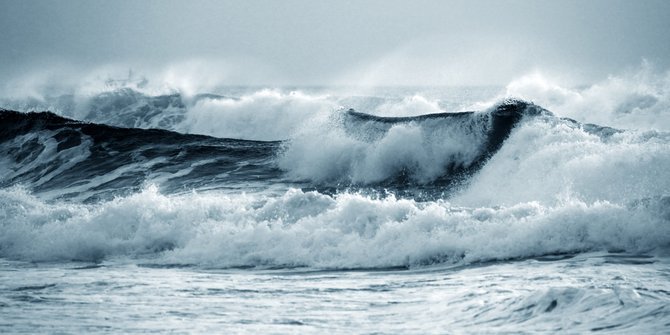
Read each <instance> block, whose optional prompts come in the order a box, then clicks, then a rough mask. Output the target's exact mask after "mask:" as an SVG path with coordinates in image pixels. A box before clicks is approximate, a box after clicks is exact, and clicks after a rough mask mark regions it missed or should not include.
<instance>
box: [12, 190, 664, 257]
mask: <svg viewBox="0 0 670 335" xmlns="http://www.w3.org/2000/svg"><path fill="white" fill-rule="evenodd" d="M0 200H1V201H0V204H1V205H0V218H2V224H1V225H0V229H1V230H2V231H1V234H0V246H1V247H0V256H2V257H9V258H14V259H23V260H33V261H43V260H71V259H77V260H96V259H101V258H108V257H115V256H131V257H142V256H146V255H150V256H151V257H152V259H154V260H155V261H156V262H159V263H162V262H166V263H182V264H200V265H207V266H217V267H219V266H220V267H228V266H249V265H251V266H264V265H272V266H276V265H279V266H296V265H299V266H302V265H304V266H314V267H326V268H331V267H336V268H342V267H344V268H355V267H390V266H415V265H420V264H429V263H433V262H466V263H467V262H477V261H488V260H500V259H510V258H525V257H532V256H538V255H545V254H554V253H570V252H578V251H584V250H624V251H628V252H649V251H654V250H658V248H663V247H667V246H668V243H670V225H669V224H668V220H669V219H670V213H669V212H668V209H669V207H668V198H667V197H665V198H657V199H651V200H650V201H647V202H644V203H638V204H636V205H629V206H622V205H617V204H613V203H610V202H606V201H598V202H592V203H588V202H584V201H580V200H576V199H572V200H565V201H563V202H562V203H560V204H556V205H551V206H547V205H544V204H541V203H540V202H520V203H518V204H515V205H513V206H496V207H478V208H462V207H453V206H452V205H450V204H449V203H447V202H443V201H437V202H429V203H419V202H416V201H413V200H403V199H396V198H393V197H388V198H385V199H373V198H370V197H366V196H363V195H359V194H340V195H337V196H334V197H331V196H327V195H322V194H319V193H315V192H302V191H299V190H290V191H288V192H287V193H285V194H284V195H282V196H279V197H274V196H260V195H253V196H252V195H244V194H242V195H225V194H217V193H208V194H197V193H193V194H188V195H181V196H165V195H162V194H160V193H159V192H158V191H157V190H156V188H152V187H150V188H148V189H145V190H144V191H143V192H141V193H139V194H135V195H132V196H129V197H125V198H118V199H115V200H113V201H109V202H104V203H99V204H95V205H80V204H72V203H58V202H57V203H45V202H43V201H41V200H39V199H37V198H35V197H34V196H32V195H30V194H29V193H27V192H26V191H25V190H22V189H19V188H10V189H3V190H1V191H0ZM155 256H158V258H155Z"/></svg>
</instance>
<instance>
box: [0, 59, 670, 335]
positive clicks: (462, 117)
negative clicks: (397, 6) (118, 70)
mask: <svg viewBox="0 0 670 335" xmlns="http://www.w3.org/2000/svg"><path fill="white" fill-rule="evenodd" d="M668 78H669V77H668V74H667V73H644V72H643V73H640V74H636V75H634V76H628V77H612V78H609V79H608V80H606V81H604V82H600V83H597V84H594V85H590V86H587V87H580V88H569V87H568V88H566V87H561V86H558V85H555V84H551V83H549V82H548V81H547V80H546V79H544V78H540V77H537V76H529V77H524V78H522V79H520V80H517V81H515V82H512V83H510V84H509V85H507V86H505V87H389V88H361V87H284V88H274V87H269V88H265V87H221V88H218V89H217V90H214V91H208V92H200V93H201V94H188V95H187V94H183V93H182V92H178V91H168V92H164V91H162V92H156V91H148V90H146V89H145V90H143V89H141V88H138V87H136V86H133V85H132V83H124V84H123V85H120V86H118V85H117V86H113V87H109V86H105V87H102V88H100V89H97V90H93V91H91V90H88V91H86V93H85V94H84V93H81V92H70V93H62V92H61V93H59V94H55V93H49V94H44V95H43V96H40V97H32V98H27V97H11V98H4V99H3V100H2V107H4V108H5V109H6V110H3V111H1V112H0V118H2V120H3V125H2V127H3V128H2V130H0V142H1V143H0V153H1V155H0V172H1V173H0V187H1V188H0V219H1V220H0V264H1V265H0V312H1V313H0V331H2V332H6V333H89V332H110V333H135V332H158V333H168V332H174V333H212V332H214V333H317V332H319V333H323V332H327V333H496V332H508V333H524V332H528V333H533V332H550V333H551V332H568V333H582V332H589V331H593V332H595V331H603V332H608V333H612V332H614V333H617V332H621V333H623V332H626V333H630V332H633V333H664V332H667V329H668V328H669V327H670V307H668V306H670V305H669V302H670V280H669V279H670V264H669V262H670V258H669V257H668V247H669V246H670V169H668V167H669V166H670V133H669V131H670V112H669V111H670V109H669V108H670V107H669V106H670V104H669V100H668V97H669V96H670V95H669V94H670V92H669V89H670V85H668V82H669V81H668ZM10 110H14V111H18V113H17V112H13V111H10ZM46 110H48V111H51V112H53V113H28V112H31V111H46Z"/></svg>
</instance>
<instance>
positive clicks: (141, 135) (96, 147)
mask: <svg viewBox="0 0 670 335" xmlns="http://www.w3.org/2000/svg"><path fill="white" fill-rule="evenodd" d="M0 123H2V124H3V127H2V129H0V142H1V143H2V146H1V147H0V155H2V156H3V157H5V158H6V159H7V160H8V161H9V162H6V163H5V164H7V165H9V167H8V168H7V169H6V170H8V171H7V172H8V173H6V174H5V175H4V176H3V177H2V178H1V179H0V186H2V187H6V186H10V185H13V184H23V185H28V186H30V188H31V189H32V190H33V191H35V192H48V191H58V192H59V193H61V196H63V197H68V196H72V197H75V196H80V194H81V193H82V192H86V193H87V195H86V197H85V198H86V200H89V201H91V200H97V199H101V198H109V197H112V196H115V195H119V194H127V193H129V192H134V191H137V190H138V189H140V188H141V187H142V185H143V183H145V182H147V181H157V182H160V184H161V187H162V188H163V189H164V191H166V192H179V191H183V190H190V189H201V188H208V187H233V188H234V187H239V186H240V184H243V183H245V182H249V181H254V182H270V181H272V180H275V179H277V178H278V177H280V176H281V171H279V169H277V168H276V167H275V165H274V164H272V159H273V157H274V155H275V154H276V152H277V149H278V148H279V142H257V141H244V140H233V139H219V138H214V137H208V136H201V135H185V134H179V133H176V132H171V131H167V130H159V129H136V128H118V127H112V126H107V125H99V124H93V123H84V122H79V121H74V120H70V119H66V118H63V117H60V116H57V115H55V114H53V113H49V112H42V113H19V112H13V111H3V112H0Z"/></svg>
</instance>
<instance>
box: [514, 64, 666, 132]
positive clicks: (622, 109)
mask: <svg viewBox="0 0 670 335" xmlns="http://www.w3.org/2000/svg"><path fill="white" fill-rule="evenodd" d="M504 95H505V96H515V97H519V98H523V99H527V100H530V101H533V102H535V103H537V104H539V105H541V106H543V107H545V108H547V109H549V110H551V111H552V112H554V113H555V114H557V115H560V116H565V117H571V118H574V119H576V120H578V121H581V122H588V123H595V124H599V125H605V126H610V127H616V128H626V129H656V130H663V131H669V130H670V71H665V72H663V71H660V72H659V71H657V70H656V69H654V68H653V66H652V65H650V64H649V63H644V64H643V65H642V66H641V67H640V68H638V69H635V70H631V71H628V72H624V73H621V74H617V75H613V76H610V77H608V78H607V79H605V80H603V81H600V82H597V83H595V84H592V85H589V86H586V87H582V88H570V87H565V86H563V85H560V84H558V83H555V82H553V81H552V80H551V78H547V77H544V76H543V75H541V74H540V73H535V74H531V75H528V76H524V77H521V78H519V79H517V80H515V81H513V82H511V83H510V84H508V85H507V87H506V90H505V93H504Z"/></svg>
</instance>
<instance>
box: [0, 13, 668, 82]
mask: <svg viewBox="0 0 670 335" xmlns="http://www.w3.org/2000/svg"><path fill="white" fill-rule="evenodd" d="M0 4H1V7H2V10H0V45H2V46H3V52H1V53H0V75H1V76H2V77H4V78H18V77H21V76H25V75H26V74H28V73H33V74H34V73H40V72H41V71H45V72H48V71H51V72H50V73H60V74H63V73H69V74H72V73H78V74H83V73H87V72H89V71H94V70H96V69H98V70H99V69H101V68H102V69H105V68H115V69H119V68H121V69H125V70H124V71H127V69H133V70H134V71H140V72H143V71H145V72H152V71H154V72H156V71H159V72H160V71H164V70H165V69H166V68H174V67H176V68H180V69H184V68H186V70H184V71H186V72H188V71H190V70H189V69H192V68H196V69H197V70H198V71H199V72H197V73H199V74H197V75H196V76H200V77H202V80H217V81H221V82H222V83H226V84H240V85H247V84H271V85H308V84H309V85H315V84H326V85H327V84H337V85H483V84H504V83H506V82H508V81H509V80H510V79H512V78H514V77H515V76H518V75H520V74H523V73H526V72H530V71H534V70H542V71H546V72H550V73H555V74H557V75H563V76H566V77H569V78H570V80H572V81H574V82H579V83H587V82H593V81H595V80H599V79H601V78H603V77H605V76H607V75H608V74H611V73H616V72H619V71H621V70H622V69H625V68H626V67H631V66H637V65H639V64H640V63H641V62H643V61H648V62H650V63H652V64H654V65H655V66H658V67H661V68H663V69H666V68H668V67H669V66H670V57H669V56H670V43H668V42H669V40H668V34H669V33H670V20H669V17H670V1H664V0H661V1H650V0H648V1H612V0H606V1H553V2H549V1H330V2H326V1H203V0H201V1H72V0H70V1H19V0H16V1H8V0H2V1H1V2H0ZM63 69H67V70H63ZM54 71H55V72H54ZM176 76H179V72H177V74H176ZM212 78H216V79H212ZM56 79H58V78H57V76H56Z"/></svg>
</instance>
